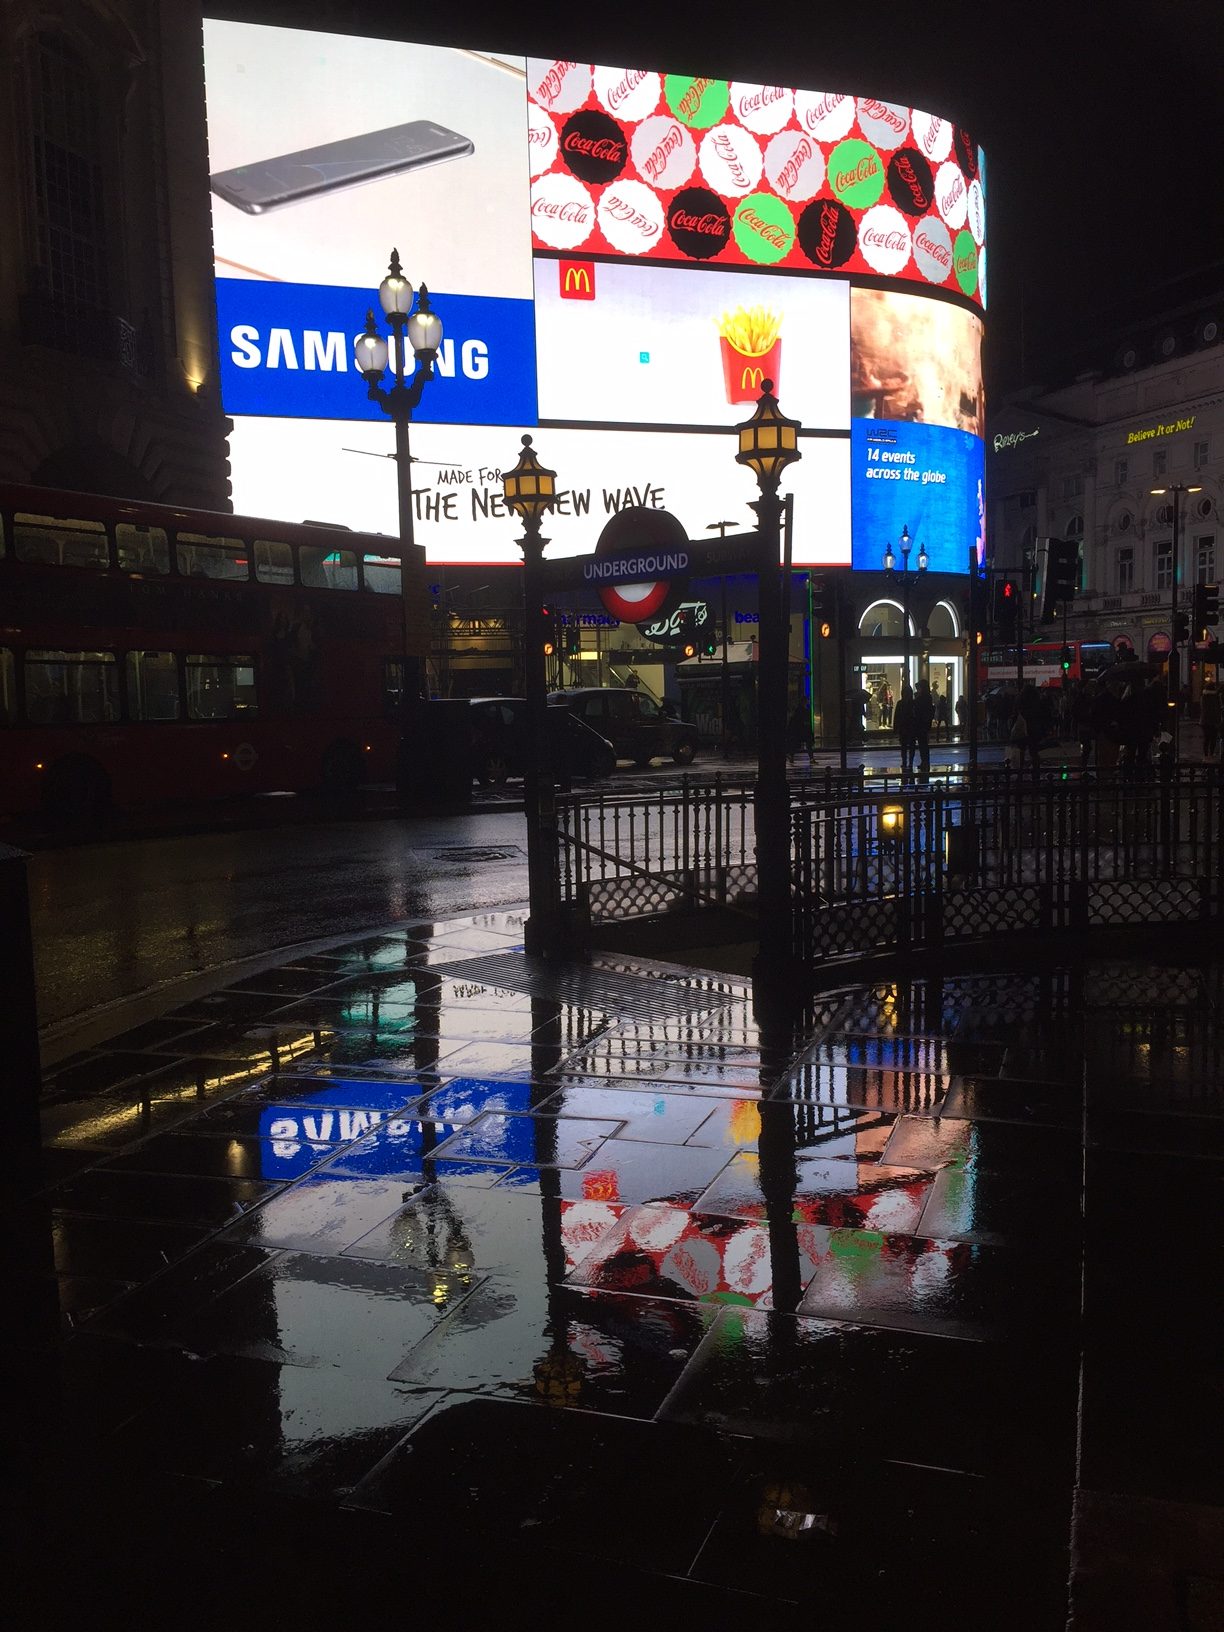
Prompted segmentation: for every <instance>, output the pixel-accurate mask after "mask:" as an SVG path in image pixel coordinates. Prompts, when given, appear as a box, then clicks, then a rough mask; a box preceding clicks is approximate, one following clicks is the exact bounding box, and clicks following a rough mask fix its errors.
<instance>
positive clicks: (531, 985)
mask: <svg viewBox="0 0 1224 1632" xmlns="http://www.w3.org/2000/svg"><path fill="white" fill-rule="evenodd" d="M430 974H431V975H451V976H454V977H456V978H457V979H460V980H464V981H476V982H479V983H480V984H481V985H482V986H500V987H501V989H502V990H503V991H506V992H522V993H525V994H526V995H527V996H528V997H541V998H555V999H556V1000H557V1001H558V1002H560V1003H572V1004H574V1005H576V1006H577V1007H580V1008H584V1009H600V1010H603V1011H604V1012H605V1013H609V1014H615V1015H616V1016H617V1017H618V1018H620V1019H624V1020H637V1019H642V1020H661V1019H666V1018H668V1017H669V1016H671V1015H685V1014H708V1013H709V1012H710V1010H712V1009H722V1008H726V1007H727V1005H728V1004H730V1003H732V1002H734V1001H735V993H734V992H733V991H731V990H729V989H728V990H726V991H711V990H710V989H709V986H708V984H702V983H699V982H696V981H694V982H691V983H690V982H688V981H685V980H673V979H669V978H668V977H667V976H660V975H659V974H657V973H655V972H653V971H652V972H650V973H646V972H643V973H642V974H640V975H637V974H629V973H627V972H626V973H621V972H619V971H617V970H611V969H592V968H589V967H588V966H587V965H586V964H572V963H571V964H563V965H556V964H547V963H540V962H537V961H536V960H535V959H532V958H528V957H527V955H526V954H525V953H523V952H496V953H493V954H492V955H491V956H489V957H487V958H461V959H457V960H456V961H455V962H454V963H435V964H432V965H431V966H430Z"/></svg>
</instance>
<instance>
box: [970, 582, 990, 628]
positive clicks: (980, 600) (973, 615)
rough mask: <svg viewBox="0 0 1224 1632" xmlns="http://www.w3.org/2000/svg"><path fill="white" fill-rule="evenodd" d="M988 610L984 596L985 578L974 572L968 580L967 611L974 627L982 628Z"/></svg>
mask: <svg viewBox="0 0 1224 1632" xmlns="http://www.w3.org/2000/svg"><path fill="white" fill-rule="evenodd" d="M989 611H990V603H989V601H988V599H987V596H986V580H985V578H983V577H982V576H981V575H980V574H979V573H976V572H975V573H974V574H973V576H972V577H971V578H970V580H969V613H970V619H971V621H972V623H973V627H974V628H975V629H980V628H982V626H983V625H984V624H985V622H986V617H987V614H988V613H989Z"/></svg>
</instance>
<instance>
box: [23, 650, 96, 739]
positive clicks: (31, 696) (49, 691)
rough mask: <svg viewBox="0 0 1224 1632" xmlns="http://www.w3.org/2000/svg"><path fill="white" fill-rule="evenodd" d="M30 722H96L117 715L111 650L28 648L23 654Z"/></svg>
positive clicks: (85, 723)
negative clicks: (36, 649)
mask: <svg viewBox="0 0 1224 1632" xmlns="http://www.w3.org/2000/svg"><path fill="white" fill-rule="evenodd" d="M25 693H26V719H27V720H28V721H29V722H30V724H31V725H97V724H100V723H103V722H107V721H110V720H117V719H118V718H119V665H118V663H117V662H116V661H115V654H114V652H55V651H32V652H27V653H26V658H25Z"/></svg>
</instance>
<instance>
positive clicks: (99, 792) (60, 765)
mask: <svg viewBox="0 0 1224 1632" xmlns="http://www.w3.org/2000/svg"><path fill="white" fill-rule="evenodd" d="M110 803H111V786H110V777H109V776H107V774H106V772H105V771H104V770H103V769H102V767H101V765H99V764H98V762H97V760H96V759H90V758H89V757H88V755H86V754H66V755H65V756H64V758H63V759H57V760H56V761H55V763H54V764H53V765H52V766H51V768H50V769H49V770H48V772H47V774H46V776H45V778H44V780H43V790H42V808H43V815H44V816H45V817H46V819H47V820H48V821H49V822H50V823H51V824H52V825H53V826H55V827H97V826H99V825H100V824H101V823H102V822H103V821H104V820H105V818H106V816H107V813H108V812H109V810H110Z"/></svg>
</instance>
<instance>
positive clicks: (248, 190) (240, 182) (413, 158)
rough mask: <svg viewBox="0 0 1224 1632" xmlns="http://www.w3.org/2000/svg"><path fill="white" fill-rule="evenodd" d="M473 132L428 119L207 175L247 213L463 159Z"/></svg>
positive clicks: (471, 149) (259, 212)
mask: <svg viewBox="0 0 1224 1632" xmlns="http://www.w3.org/2000/svg"><path fill="white" fill-rule="evenodd" d="M475 150H476V149H475V145H474V143H473V142H472V139H471V137H470V136H461V135H460V134H459V132H458V131H457V130H447V129H446V127H445V126H444V125H435V124H434V123H433V121H432V120H429V119H416V120H414V121H413V122H412V124H410V125H392V126H391V127H390V129H388V130H372V131H369V132H368V133H367V134H366V135H364V136H348V137H346V138H345V139H344V140H343V141H341V142H325V143H324V145H323V146H322V147H307V148H303V149H302V151H301V152H300V153H283V154H282V155H281V156H280V157H279V158H276V159H262V160H261V161H260V162H259V163H257V164H244V165H240V166H239V167H238V168H237V169H236V170H221V171H219V172H218V173H217V175H215V176H211V177H210V178H209V182H210V185H211V186H212V190H213V192H214V193H216V195H217V197H218V198H223V199H224V200H225V201H226V203H227V204H233V205H234V206H235V207H236V208H237V209H240V210H245V211H246V213H247V214H248V215H263V214H264V213H265V212H266V211H268V210H278V209H281V208H282V207H283V206H284V205H286V204H297V203H300V202H301V200H302V199H306V198H316V197H318V195H319V194H320V193H333V192H337V191H339V189H340V188H342V187H358V186H360V185H361V184H362V183H363V182H367V181H378V180H379V179H380V178H381V177H383V176H397V175H399V174H400V173H401V172H402V171H405V170H420V169H424V167H425V166H426V165H428V164H442V163H444V162H445V161H446V160H447V159H461V158H464V157H465V156H466V155H467V154H469V153H474V152H475Z"/></svg>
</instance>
